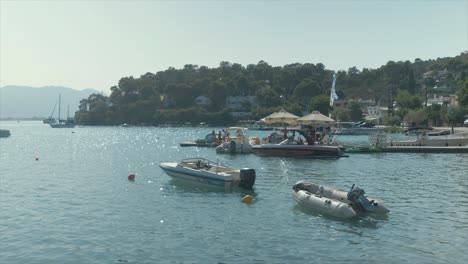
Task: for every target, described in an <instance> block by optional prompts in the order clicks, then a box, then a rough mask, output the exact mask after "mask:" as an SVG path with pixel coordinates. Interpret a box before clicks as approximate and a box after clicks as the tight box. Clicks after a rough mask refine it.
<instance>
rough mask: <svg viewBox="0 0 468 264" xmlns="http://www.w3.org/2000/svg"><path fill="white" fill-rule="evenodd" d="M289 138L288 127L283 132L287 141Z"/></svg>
mask: <svg viewBox="0 0 468 264" xmlns="http://www.w3.org/2000/svg"><path fill="white" fill-rule="evenodd" d="M287 138H288V130H287V129H286V127H284V130H283V139H287Z"/></svg>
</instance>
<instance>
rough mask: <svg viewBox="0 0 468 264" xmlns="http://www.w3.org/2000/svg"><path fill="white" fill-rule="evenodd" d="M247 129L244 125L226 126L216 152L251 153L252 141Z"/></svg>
mask: <svg viewBox="0 0 468 264" xmlns="http://www.w3.org/2000/svg"><path fill="white" fill-rule="evenodd" d="M247 131H248V129H247V128H245V127H228V128H227V129H226V131H225V135H224V137H223V141H222V142H221V144H220V145H219V146H217V147H216V153H231V154H236V153H252V144H254V141H253V139H252V140H251V139H250V138H249V137H248V136H247Z"/></svg>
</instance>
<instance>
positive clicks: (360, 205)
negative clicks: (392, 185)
mask: <svg viewBox="0 0 468 264" xmlns="http://www.w3.org/2000/svg"><path fill="white" fill-rule="evenodd" d="M364 193H366V192H365V191H364V190H363V189H361V188H359V187H356V188H354V184H353V186H352V187H351V190H350V191H349V192H348V200H349V201H350V202H351V207H352V208H354V209H357V210H360V211H362V212H372V211H374V210H375V208H376V206H377V204H376V203H374V200H372V201H369V199H367V197H366V196H364Z"/></svg>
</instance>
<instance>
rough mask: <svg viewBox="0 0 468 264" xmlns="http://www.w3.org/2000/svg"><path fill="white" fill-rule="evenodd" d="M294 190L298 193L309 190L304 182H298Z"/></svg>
mask: <svg viewBox="0 0 468 264" xmlns="http://www.w3.org/2000/svg"><path fill="white" fill-rule="evenodd" d="M292 189H293V190H294V191H295V192H298V191H301V190H307V188H306V187H305V184H304V182H303V181H298V182H296V184H294V185H293V187H292Z"/></svg>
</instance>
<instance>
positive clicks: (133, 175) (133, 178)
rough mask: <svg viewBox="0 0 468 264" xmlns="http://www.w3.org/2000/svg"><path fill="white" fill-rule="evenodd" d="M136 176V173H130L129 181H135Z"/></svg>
mask: <svg viewBox="0 0 468 264" xmlns="http://www.w3.org/2000/svg"><path fill="white" fill-rule="evenodd" d="M135 177H136V175H135V173H132V174H129V175H128V177H127V178H128V180H129V181H133V180H135Z"/></svg>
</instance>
